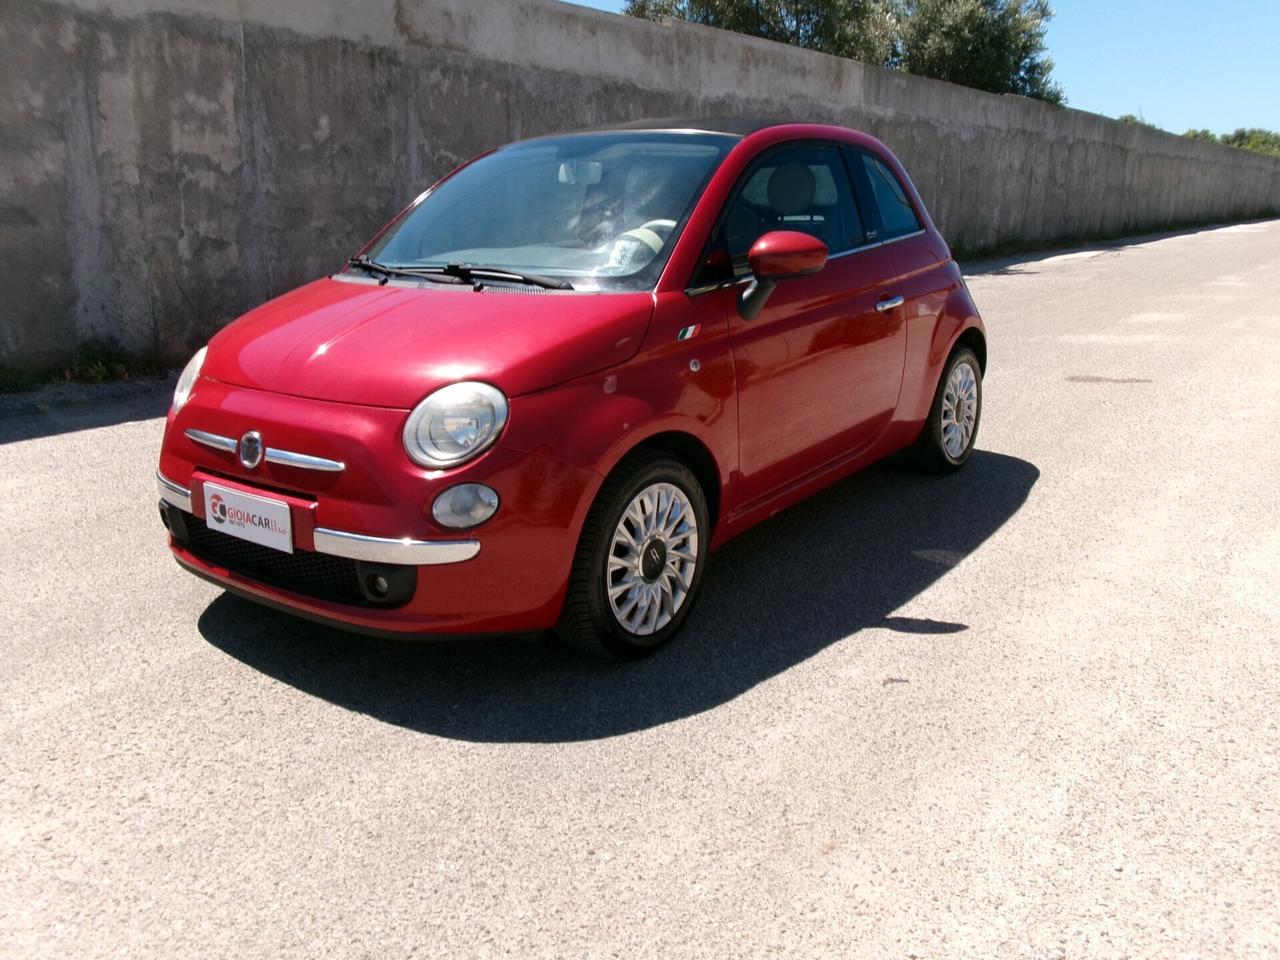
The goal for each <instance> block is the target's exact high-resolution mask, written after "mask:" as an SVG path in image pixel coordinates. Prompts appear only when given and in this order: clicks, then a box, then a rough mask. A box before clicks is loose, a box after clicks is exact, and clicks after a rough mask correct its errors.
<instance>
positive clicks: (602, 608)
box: [556, 451, 711, 660]
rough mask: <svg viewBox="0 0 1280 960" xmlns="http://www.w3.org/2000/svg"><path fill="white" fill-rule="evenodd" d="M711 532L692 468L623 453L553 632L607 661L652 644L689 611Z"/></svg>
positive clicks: (581, 546) (584, 540) (597, 507)
mask: <svg viewBox="0 0 1280 960" xmlns="http://www.w3.org/2000/svg"><path fill="white" fill-rule="evenodd" d="M710 538H711V524H710V517H709V514H708V511H707V500H706V496H705V494H704V493H703V490H702V486H701V485H700V484H699V483H698V480H697V478H696V477H695V476H694V475H693V473H692V471H690V470H689V468H688V467H686V466H685V465H684V464H682V463H680V462H679V461H677V460H673V459H671V458H670V457H669V456H667V455H664V454H661V453H657V452H650V451H644V452H641V453H638V454H635V455H633V456H631V457H629V458H628V459H627V460H625V461H624V462H623V463H622V464H620V465H619V466H618V467H617V468H616V469H615V470H614V471H613V473H611V474H610V475H609V478H608V479H607V480H605V482H604V485H603V486H602V487H601V489H600V493H599V494H598V495H597V497H596V500H595V503H594V504H593V505H592V507H591V511H590V513H589V514H588V515H587V520H586V523H585V524H584V525H583V529H582V536H581V538H580V539H579V542H578V550H577V553H576V555H575V557H574V561H573V569H572V572H571V573H570V576H569V588H568V594H567V596H566V597H565V604H564V609H563V611H562V612H561V614H560V621H559V623H558V624H557V625H556V632H557V633H558V634H559V635H560V637H561V639H563V640H564V641H565V642H566V643H568V644H569V645H570V646H572V647H575V648H576V649H578V650H581V651H582V652H584V653H589V654H592V655H594V656H598V657H604V658H607V659H612V660H629V659H634V658H636V657H642V656H645V655H647V654H650V653H652V652H653V651H655V650H657V649H658V648H659V647H661V646H662V645H663V644H665V643H666V642H667V641H668V640H670V639H671V638H672V637H673V636H675V634H676V633H677V632H678V631H679V630H680V627H681V626H682V625H683V624H684V621H685V619H686V618H687V617H688V616H689V611H690V609H691V608H692V606H693V602H694V600H695V598H696V597H697V593H698V588H699V587H700V585H701V583H702V573H703V570H704V568H705V567H706V555H707V551H708V548H709V546H710Z"/></svg>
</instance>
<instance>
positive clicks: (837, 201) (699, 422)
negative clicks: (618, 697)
mask: <svg viewBox="0 0 1280 960" xmlns="http://www.w3.org/2000/svg"><path fill="white" fill-rule="evenodd" d="M986 352H987V351H986V339H985V334H984V331H983V327H982V321H981V320H980V319H979V317H978V311H977V310H976V308H975V307H974V304H973V301H972V300H971V299H970V296H969V292H968V290H967V289H966V287H965V284H964V282H963V280H962V279H961V275H960V271H959V269H958V268H957V266H956V264H955V262H954V261H953V260H952V258H951V254H950V251H949V250H948V248H947V245H946V243H945V242H944V241H943V239H942V237H941V236H940V235H939V233H938V231H937V229H936V228H935V227H934V225H933V223H932V222H931V221H930V219H929V215H928V213H927V212H926V211H925V209H924V205H923V204H922V203H921V202H920V197H919V195H918V194H917V193H916V191H915V188H914V187H913V186H912V184H911V181H910V179H908V177H907V174H906V172H905V171H904V170H903V168H902V166H901V164H899V163H898V161H897V160H896V159H895V158H894V156H893V154H892V153H890V152H889V150H888V149H886V147H885V146H884V144H882V143H880V142H879V141H878V140H876V139H874V138H872V137H869V136H867V135H865V134H861V133H856V132H854V131H851V130H845V129H841V128H838V127H830V126H818V125H808V124H785V125H760V124H747V123H740V122H728V121H711V122H708V121H689V122H678V123H673V122H666V121H664V122H655V123H648V124H642V125H633V126H630V127H626V128H616V129H610V130H602V131H593V132H587V133H576V134H570V135H564V136H553V137H543V138H539V139H535V140H528V141H524V142H521V143H516V144H513V145H511V146H507V147H503V148H502V149H499V150H495V151H492V152H490V153H487V154H484V155H483V156H480V157H478V158H476V159H475V160H472V161H471V162H470V163H467V164H465V165H464V166H462V167H460V168H459V169H457V170H455V171H454V172H453V173H451V174H450V175H449V176H447V177H446V178H445V179H443V180H442V181H440V182H439V183H437V184H436V185H435V186H434V187H432V188H431V189H430V190H428V191H426V192H425V193H424V194H422V195H421V196H420V197H418V198H417V200H415V201H414V202H413V204H411V205H410V206H409V207H408V208H407V209H406V210H405V211H404V212H403V213H401V214H400V216H399V217H397V218H396V219H395V220H394V221H393V222H392V223H391V224H389V225H388V226H387V227H386V228H384V229H383V231H382V232H381V233H380V234H379V235H378V236H377V237H376V238H375V239H374V240H373V241H372V242H371V243H370V244H369V245H368V246H367V247H365V249H364V251H363V252H362V253H361V254H360V255H359V256H357V257H355V258H353V259H352V260H351V261H350V262H349V263H348V264H347V266H346V267H345V268H344V269H342V270H341V271H339V272H338V273H336V274H334V275H333V276H331V277H327V278H325V279H323V280H317V281H316V282H314V283H311V284H308V285H307V286H304V287H302V288H300V289H298V290H294V291H293V292H291V293H288V294H285V295H284V296H282V297H280V298H278V299H276V300H273V301H271V302H270V303H267V304H264V305H263V306H261V307H259V308H257V309H255V310H253V311H251V312H249V313H248V314H246V315H245V316H243V317H241V318H240V319H239V320H237V321H236V322H235V323H233V324H231V325H230V326H228V327H227V328H226V329H224V330H222V331H221V332H220V333H218V334H217V336H215V337H214V338H213V339H212V340H211V341H210V342H209V345H208V346H207V347H205V348H204V349H202V350H200V351H199V352H198V353H197V354H196V355H195V357H193V358H192V360H191V362H190V363H189V364H188V365H187V367H186V369H185V370H184V371H183V372H182V376H181V378H180V379H179V381H178V386H177V390H176V391H175V394H174V399H173V407H172V409H171V410H170V412H169V417H168V423H167V425H166V428H165V435H164V443H163V447H162V449H161V453H160V465H159V475H158V480H159V487H160V497H161V503H160V512H161V516H162V519H163V521H164V524H165V526H166V527H167V528H168V531H169V534H170V540H169V542H170V546H171V548H172V550H173V553H174V555H175V556H176V557H177V559H178V562H179V563H180V564H182V565H183V566H184V567H186V568H187V569H189V570H191V571H192V572H193V573H196V574H198V575H200V576H203V577H206V578H208V579H210V580H213V581H214V582H216V583H218V584H220V585H222V586H224V587H226V588H227V589H229V590H233V591H235V592H237V593H240V594H243V595H244V596H246V597H249V598H252V599H254V600H257V601H260V602H264V603H267V604H271V605H273V606H277V607H280V608H283V609H286V610H289V611H292V612H294V613H298V614H301V615H302V616H306V617H311V618H314V619H318V620H322V621H325V622H328V623H331V624H335V625H337V626H341V627H345V628H348V629H353V630H359V631H366V632H373V633H378V634H387V635H394V636H402V637H409V636H423V635H432V634H435V635H439V634H447V635H453V636H456V635H459V634H479V633H495V632H515V631H527V630H539V629H545V628H549V627H555V628H556V629H557V630H558V632H559V633H560V634H561V636H563V637H564V639H566V640H567V641H569V642H570V643H572V644H574V645H575V646H578V647H580V648H582V649H584V650H587V651H590V652H593V653H597V654H602V655H606V656H613V657H627V656H635V655H638V654H642V653H645V652H647V651H650V650H652V649H654V648H655V647H657V646H658V645H660V644H661V643H663V642H664V641H666V640H668V639H669V638H670V637H671V636H672V635H673V634H674V633H675V632H676V631H677V630H678V629H679V628H680V625H681V624H682V623H683V622H684V620H685V618H686V617H687V616H688V615H689V611H690V608H691V607H692V605H693V601H694V598H695V597H696V596H697V593H698V588H699V584H700V582H701V580H702V576H703V573H704V570H705V567H706V564H707V560H708V555H709V554H710V552H711V551H712V550H713V549H714V548H716V547H718V546H719V545H720V544H723V543H724V542H725V541H727V540H728V539H729V538H731V537H733V536H735V535H736V534H738V533H741V532H742V531H743V530H745V529H747V528H748V527H750V526H751V525H752V524H755V523H757V522H759V521H761V520H763V519H765V518H766V517H769V516H771V515H772V514H774V513H777V512H778V511H779V510H781V509H782V508H784V507H786V506H788V505H789V504H792V503H794V502H796V501H797V500H799V499H801V498H803V497H805V496H808V495H809V494H812V493H813V492H815V491H816V490H818V489H819V488H821V487H823V486H826V485H827V484H830V483H832V482H833V481H836V480H839V479H840V478H842V477H844V476H847V475H848V474H850V473H852V472H853V471H855V470H857V469H859V468H860V467H863V466H865V465H867V464H869V463H871V462H872V461H874V460H878V459H880V458H881V457H884V456H886V455H887V454H889V453H892V452H894V451H897V450H900V449H907V450H908V451H909V455H910V456H912V457H913V458H914V459H915V460H916V461H917V462H919V463H920V464H922V465H924V466H926V467H929V468H933V469H936V470H952V469H955V468H957V467H959V466H961V465H962V464H963V463H964V462H965V460H966V459H967V458H968V456H969V454H970V451H971V450H972V449H973V442H974V437H975V435H976V433H977V429H978V422H979V419H980V416H981V409H982V374H983V369H984V367H985V365H986Z"/></svg>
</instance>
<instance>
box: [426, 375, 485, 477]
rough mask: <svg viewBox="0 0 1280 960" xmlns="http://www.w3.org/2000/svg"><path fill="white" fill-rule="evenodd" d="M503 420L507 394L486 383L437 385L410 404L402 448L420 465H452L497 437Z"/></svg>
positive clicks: (464, 459)
mask: <svg viewBox="0 0 1280 960" xmlns="http://www.w3.org/2000/svg"><path fill="white" fill-rule="evenodd" d="M506 422H507V398H506V397H504V396H503V395H502V391H501V390H499V389H497V388H496V387H491V386H489V384H487V383H454V384H450V385H449V386H447V387H441V388H440V389H439V390H437V391H436V392H435V393H433V394H431V396H429V397H427V399H425V400H423V401H422V402H421V403H420V404H418V405H417V406H416V407H414V408H413V412H412V413H410V414H409V420H408V422H407V423H405V425H404V449H405V452H406V453H407V454H409V458H410V459H411V460H413V462H414V463H417V464H420V465H421V466H424V467H436V468H441V467H453V466H457V465H458V464H460V463H462V462H463V461H466V460H470V459H471V458H472V457H474V456H475V455H476V454H478V453H479V452H480V451H481V450H483V449H485V448H486V447H487V446H489V444H491V443H493V441H495V440H497V439H498V434H500V433H501V432H502V428H503V426H504V425H505V424H506Z"/></svg>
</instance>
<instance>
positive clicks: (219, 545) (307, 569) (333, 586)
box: [183, 513, 381, 606]
mask: <svg viewBox="0 0 1280 960" xmlns="http://www.w3.org/2000/svg"><path fill="white" fill-rule="evenodd" d="M183 519H184V520H185V521H186V526H187V534H188V537H189V541H188V542H189V549H190V550H191V552H192V553H194V554H195V555H196V556H197V557H199V558H200V559H201V560H207V561H209V562H211V563H215V564H217V565H218V566H221V567H226V568H227V569H228V570H231V571H233V572H235V573H239V574H243V575H244V576H246V577H251V578H252V579H254V580H260V581H262V582H263V583H266V584H269V585H271V586H273V587H280V588H282V589H284V590H292V591H294V592H295V593H303V594H306V595H307V596H311V597H318V598H319V599H322V600H331V601H333V602H335V603H350V604H356V605H358V606H372V604H370V603H369V602H368V600H366V599H365V596H364V593H363V592H362V591H361V590H360V574H359V570H358V569H357V565H356V561H354V560H348V559H346V558H345V557H334V556H330V555H329V554H327V553H312V552H311V551H309V550H299V549H297V548H296V547H295V548H294V551H293V553H282V552H281V551H279V550H272V549H271V548H270V547H263V546H260V545H259V544H256V543H250V542H249V541H248V540H241V539H240V538H239V537H231V536H228V535H227V534H225V533H219V532H218V531H217V530H210V529H209V527H208V526H207V525H206V524H205V522H204V521H203V520H201V519H200V518H199V517H197V516H194V515H192V514H190V513H185V514H184V516H183ZM379 606H381V604H379Z"/></svg>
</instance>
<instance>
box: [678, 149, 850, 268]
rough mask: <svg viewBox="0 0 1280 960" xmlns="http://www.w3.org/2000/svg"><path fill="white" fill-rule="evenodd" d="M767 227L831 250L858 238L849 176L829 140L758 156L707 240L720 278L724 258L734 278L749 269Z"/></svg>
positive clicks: (837, 250) (840, 247)
mask: <svg viewBox="0 0 1280 960" xmlns="http://www.w3.org/2000/svg"><path fill="white" fill-rule="evenodd" d="M771 230H798V231H800V232H801V233H808V234H811V235H812V236H815V237H817V238H818V239H819V240H821V241H822V242H823V243H825V244H826V245H827V250H828V251H829V252H830V253H832V254H836V253H840V252H842V251H845V250H851V249H852V248H853V247H855V246H857V245H858V244H860V243H861V242H862V239H863V233H862V224H861V222H860V221H859V219H858V213H857V209H856V208H855V207H854V203H853V194H852V191H851V189H850V186H849V178H848V175H847V174H846V173H845V168H844V163H843V161H842V160H841V158H840V153H839V151H838V150H837V149H836V148H835V147H834V146H821V145H814V144H806V145H794V146H783V147H778V148H775V149H774V150H771V151H770V152H768V153H767V154H765V155H764V157H763V158H762V159H761V160H759V161H757V163H756V165H755V166H754V168H753V169H752V170H751V172H749V173H748V174H747V178H746V181H745V182H744V183H743V184H742V186H741V187H740V189H739V190H738V193H737V195H736V196H735V197H734V199H733V200H731V201H730V202H729V209H728V213H727V215H726V216H725V219H724V222H723V223H722V224H721V226H720V228H719V230H718V231H717V234H716V236H715V238H714V240H713V242H712V246H711V250H712V255H711V257H710V258H709V260H708V262H709V264H710V263H716V262H718V264H719V266H720V271H719V272H720V273H721V274H722V277H721V279H729V276H728V275H727V274H728V268H727V267H726V266H725V264H726V262H727V263H728V264H729V265H731V268H732V277H733V278H735V279H736V278H738V277H743V276H746V275H747V274H749V273H750V272H751V267H750V265H749V264H748V263H747V253H748V251H750V249H751V245H752V244H754V243H755V242H756V240H758V239H759V238H760V237H761V236H762V235H763V234H766V233H768V232H769V231H771ZM705 272H707V271H704V273H705ZM702 282H714V281H713V280H712V279H710V278H708V279H706V280H704V281H702Z"/></svg>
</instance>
